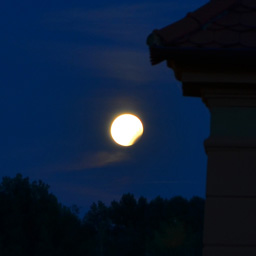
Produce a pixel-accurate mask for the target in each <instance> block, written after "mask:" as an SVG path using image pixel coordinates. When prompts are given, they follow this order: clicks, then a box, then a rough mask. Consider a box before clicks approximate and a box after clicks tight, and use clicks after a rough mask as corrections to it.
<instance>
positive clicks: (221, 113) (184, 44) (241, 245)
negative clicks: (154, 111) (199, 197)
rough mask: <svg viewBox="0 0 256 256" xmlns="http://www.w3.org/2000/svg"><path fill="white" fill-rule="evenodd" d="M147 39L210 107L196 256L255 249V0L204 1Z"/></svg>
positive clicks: (187, 92)
mask: <svg viewBox="0 0 256 256" xmlns="http://www.w3.org/2000/svg"><path fill="white" fill-rule="evenodd" d="M147 43H148V45H149V47H150V57H151V62H152V64H153V65H155V64H158V63H160V62H162V61H166V62H167V64H168V67H170V68H171V69H173V70H174V73H175V76H176V78H177V79H178V80H179V81H181V83H182V88H183V95H184V96H192V97H201V98H202V100H203V102H204V103H205V105H206V106H207V107H208V109H209V111H210V113H211V126H210V136H209V138H208V139H206V140H205V145H204V146H205V151H206V153H207V155H208V167H207V187H206V207H205V220H204V248H203V256H224V255H225V256H228V255H232V256H255V255H256V65H255V57H256V1H255V0H211V1H210V2H208V3H207V4H206V5H204V6H202V7H201V8H199V9H197V10H196V11H194V12H191V13H189V14H187V16H186V17H184V18H183V19H181V20H179V21H177V22H175V23H173V24H171V25H168V26H166V27H164V28H162V29H158V30H154V31H153V32H152V34H151V35H150V36H149V37H148V41H147Z"/></svg>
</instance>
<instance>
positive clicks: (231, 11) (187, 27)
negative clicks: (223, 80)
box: [147, 0, 256, 64]
mask: <svg viewBox="0 0 256 256" xmlns="http://www.w3.org/2000/svg"><path fill="white" fill-rule="evenodd" d="M147 43H148V45H149V46H150V50H151V61H152V64H157V63H159V62H161V61H163V60H164V59H166V56H164V54H165V53H166V52H169V55H170V52H172V53H175V52H177V50H178V51H179V52H182V53H184V52H186V51H187V52H188V51H195V50H196V51H197V52H198V51H200V50H204V52H205V50H206V51H209V50H211V51H213V52H214V51H216V50H221V51H222V52H224V51H228V50H233V51H234V50H235V51H239V50H242V51H245V50H250V51H256V0H211V1H210V2H209V3H207V4H205V5H204V6H202V7H201V8H199V9H197V10H196V11H194V12H191V13H188V14H187V16H186V17H184V18H183V19H181V20H179V21H177V22H175V23H173V24H171V25H169V26H167V27H164V28H162V29H159V30H154V31H153V33H152V34H151V35H150V36H149V37H148V42H147Z"/></svg>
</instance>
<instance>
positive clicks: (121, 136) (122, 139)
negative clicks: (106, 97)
mask: <svg viewBox="0 0 256 256" xmlns="http://www.w3.org/2000/svg"><path fill="white" fill-rule="evenodd" d="M110 133H111V136H112V138H113V140H114V141H115V142H116V143H117V144H119V145H121V146H125V147H127V146H131V145H133V144H134V143H135V142H136V140H137V139H138V138H139V137H140V136H141V135H142V134H143V125H142V122H141V121H140V119H139V118H138V117H137V116H135V115H132V114H122V115H120V116H118V117H117V118H115V120H114V121H113V123H112V124H111V128H110Z"/></svg>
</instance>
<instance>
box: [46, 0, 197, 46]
mask: <svg viewBox="0 0 256 256" xmlns="http://www.w3.org/2000/svg"><path fill="white" fill-rule="evenodd" d="M194 6H195V4H180V3H179V2H177V1H170V2H158V3H150V2H149V3H137V4H130V5H127V4H120V5H119V6H111V7H107V8H98V9H89V10H85V9H81V8H80V9H77V8H76V9H70V10H63V11H60V12H54V13H50V14H48V15H47V16H46V17H45V19H44V23H45V24H48V25H49V26H50V27H51V28H53V29H58V30H65V31H67V30H72V31H77V32H81V33H83V34H89V35H91V36H99V37H101V38H105V39H106V38H108V39H111V40H117V41H126V42H127V41H129V42H134V41H137V39H138V38H140V40H141V36H143V38H144V37H145V33H150V31H151V30H152V29H153V28H154V26H165V25H166V24H168V23H171V22H173V21H175V17H176V18H178V17H177V16H176V13H177V11H181V12H182V10H184V12H186V10H191V7H192V8H193V7H194ZM167 17H168V19H169V20H166V19H167ZM143 42H144V41H143Z"/></svg>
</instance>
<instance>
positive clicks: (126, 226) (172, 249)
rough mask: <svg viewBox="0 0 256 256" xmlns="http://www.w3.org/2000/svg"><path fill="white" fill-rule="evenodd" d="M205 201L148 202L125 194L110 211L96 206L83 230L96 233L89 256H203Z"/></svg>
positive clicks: (156, 200)
mask: <svg viewBox="0 0 256 256" xmlns="http://www.w3.org/2000/svg"><path fill="white" fill-rule="evenodd" d="M203 215H204V200H203V199H201V198H199V197H194V198H192V199H191V200H190V201H188V200H186V199H184V198H182V197H174V198H172V199H170V200H164V199H162V198H160V197H157V198H156V199H154V200H152V201H151V202H149V203H148V202H147V200H146V199H145V198H143V197H141V198H139V200H136V199H135V198H134V196H133V195H131V194H125V195H123V196H122V198H121V200H120V201H119V202H116V201H113V202H112V203H111V205H110V207H106V206H105V205H104V204H103V203H102V202H98V204H95V203H94V204H93V205H92V207H91V210H90V211H89V212H88V213H87V214H86V215H85V217H84V220H83V225H84V226H87V227H88V226H90V227H91V229H92V230H94V232H93V233H94V241H95V244H94V245H95V246H94V247H92V248H91V249H92V251H91V254H90V255H100V256H101V255H104V256H110V255H111V256H120V255H124V256H126V255H127V256H129V255H133V256H136V255H138V256H139V255H140V256H141V255H145V256H151V255H152V256H153V255H163V256H165V255H172V256H200V255H202V231H203Z"/></svg>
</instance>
